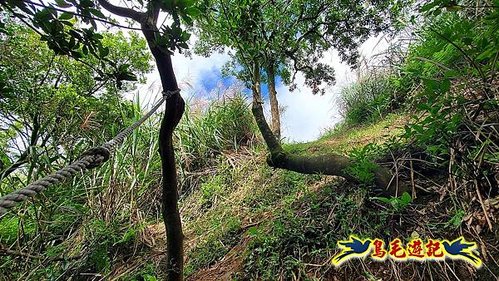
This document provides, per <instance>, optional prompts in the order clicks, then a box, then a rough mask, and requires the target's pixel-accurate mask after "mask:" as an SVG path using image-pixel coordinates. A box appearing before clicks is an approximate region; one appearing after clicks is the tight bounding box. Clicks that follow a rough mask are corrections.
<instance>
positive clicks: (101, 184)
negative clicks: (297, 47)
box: [0, 94, 255, 280]
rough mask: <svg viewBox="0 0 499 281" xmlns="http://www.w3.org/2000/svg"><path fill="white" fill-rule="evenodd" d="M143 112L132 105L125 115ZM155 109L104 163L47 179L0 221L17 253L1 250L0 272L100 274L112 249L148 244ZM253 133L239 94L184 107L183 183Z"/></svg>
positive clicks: (178, 141)
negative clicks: (60, 180) (58, 180)
mask: <svg viewBox="0 0 499 281" xmlns="http://www.w3.org/2000/svg"><path fill="white" fill-rule="evenodd" d="M135 106H136V108H139V107H140V104H138V101H136V105H135ZM141 115H142V113H141V112H140V111H138V110H137V111H136V112H135V116H134V117H133V118H132V120H124V123H125V124H127V123H129V122H133V120H136V119H138V118H139V117H140V116H141ZM126 116H129V115H126ZM161 117H162V113H158V114H156V115H154V116H152V117H151V118H150V119H149V120H147V121H146V122H145V123H144V124H143V125H142V126H140V127H139V128H138V129H137V130H135V131H134V132H133V133H132V134H131V135H130V136H129V137H128V138H127V139H126V140H125V142H124V143H123V145H121V146H119V147H118V148H117V149H116V151H115V153H114V154H113V156H112V157H111V159H110V160H109V161H108V162H106V163H105V164H104V165H103V166H102V167H99V168H96V169H94V170H92V171H90V172H89V173H87V174H85V175H83V176H82V177H78V178H76V179H75V180H73V182H66V183H64V184H61V185H58V186H54V187H51V188H50V189H48V190H47V191H46V192H44V194H43V195H42V196H38V197H36V198H35V199H34V201H32V202H28V203H26V204H24V205H22V206H20V207H18V208H16V209H15V212H16V211H17V212H18V213H17V214H10V215H8V216H7V217H5V218H4V219H2V220H1V221H0V243H2V245H4V247H5V248H6V249H9V251H11V252H13V253H14V252H16V253H21V254H20V255H14V254H13V255H9V256H3V257H0V271H1V272H2V273H3V272H8V274H7V273H6V274H7V275H5V278H7V279H6V280H16V279H23V280H25V279H51V278H52V279H56V278H62V279H68V278H72V277H75V276H78V275H79V273H81V272H93V273H96V274H100V276H101V277H104V278H105V276H106V275H109V274H112V275H115V274H116V273H113V268H112V265H113V261H115V260H116V259H117V258H118V257H119V258H120V259H128V258H131V257H133V256H134V255H136V254H137V253H140V252H141V251H143V250H145V249H146V248H148V247H149V246H152V245H153V244H154V242H153V241H152V242H151V241H150V240H149V238H148V231H147V229H146V226H147V225H148V224H151V223H153V222H154V223H155V222H156V221H158V220H159V221H160V219H159V218H160V216H161V208H160V200H159V199H160V198H161V191H160V190H161V189H160V183H161V161H160V158H159V154H158V130H159V125H160V120H161ZM119 129H120V128H118V127H117V128H115V130H116V131H118V130H119ZM254 133H255V126H254V122H253V119H252V115H251V112H250V111H249V107H248V102H247V101H246V99H245V98H244V96H242V95H240V94H234V95H232V96H230V97H226V98H223V99H218V100H213V101H211V102H210V103H209V104H208V105H207V106H206V107H205V108H203V109H202V110H201V111H200V112H194V111H191V110H189V108H188V109H187V111H186V114H185V116H184V118H183V119H182V120H181V123H180V124H179V127H178V129H177V131H176V133H175V138H174V141H175V146H176V156H177V161H178V167H179V181H180V183H181V188H182V189H186V188H187V187H188V188H189V189H192V188H197V185H196V183H197V182H199V181H200V180H199V177H201V176H202V175H203V173H199V175H198V174H196V171H203V170H204V169H212V168H211V167H210V165H212V164H214V163H216V162H215V161H216V160H214V159H215V158H217V156H219V155H222V156H223V153H230V151H234V150H237V149H240V148H241V146H245V145H250V144H251V143H252V141H253V139H254ZM32 256H36V257H38V258H30V257H32ZM2 278H3V277H2ZM2 278H0V280H2Z"/></svg>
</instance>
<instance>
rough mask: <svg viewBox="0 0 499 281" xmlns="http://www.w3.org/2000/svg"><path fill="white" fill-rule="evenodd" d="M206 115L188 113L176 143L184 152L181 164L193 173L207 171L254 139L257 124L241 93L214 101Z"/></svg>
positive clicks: (203, 113) (207, 109)
mask: <svg viewBox="0 0 499 281" xmlns="http://www.w3.org/2000/svg"><path fill="white" fill-rule="evenodd" d="M203 110H205V111H204V112H201V113H196V112H194V111H192V110H189V109H188V110H187V111H186V116H185V118H184V119H183V121H181V122H180V124H179V127H178V130H177V132H178V133H177V134H176V139H177V143H178V144H179V148H180V149H181V150H182V157H183V159H182V161H180V164H181V165H182V166H183V168H184V169H186V170H188V171H190V170H193V169H197V168H202V167H205V166H206V165H207V164H208V163H209V159H210V158H213V156H215V155H217V154H220V153H221V152H223V151H224V150H228V149H236V150H237V149H238V148H239V147H240V146H242V145H247V144H250V143H251V141H252V140H253V138H254V133H255V129H256V126H255V123H254V120H253V116H252V115H251V112H250V110H249V105H248V103H247V101H246V98H245V97H244V96H243V95H242V94H241V93H236V94H234V95H233V96H229V97H226V98H222V99H221V100H213V101H211V102H210V103H209V104H208V105H207V107H206V108H205V109H203Z"/></svg>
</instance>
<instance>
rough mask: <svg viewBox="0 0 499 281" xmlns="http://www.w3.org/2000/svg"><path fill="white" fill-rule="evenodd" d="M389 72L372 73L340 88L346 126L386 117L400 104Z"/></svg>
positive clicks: (392, 77)
mask: <svg viewBox="0 0 499 281" xmlns="http://www.w3.org/2000/svg"><path fill="white" fill-rule="evenodd" d="M395 79H396V77H394V76H392V75H389V74H374V75H372V76H368V77H366V78H364V79H362V80H360V81H358V82H356V83H355V84H353V85H351V86H349V87H346V88H343V89H342V90H341V101H340V104H341V105H340V106H341V112H342V115H343V117H344V123H345V125H347V126H352V125H358V124H365V123H369V122H373V121H376V120H379V119H382V118H384V117H386V116H387V115H388V114H389V113H391V112H393V111H394V110H396V109H397V108H399V107H400V106H401V103H402V102H403V101H398V100H397V98H396V97H397V89H396V87H395V86H394V83H393V80H395Z"/></svg>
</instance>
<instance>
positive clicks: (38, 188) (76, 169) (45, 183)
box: [0, 89, 180, 216]
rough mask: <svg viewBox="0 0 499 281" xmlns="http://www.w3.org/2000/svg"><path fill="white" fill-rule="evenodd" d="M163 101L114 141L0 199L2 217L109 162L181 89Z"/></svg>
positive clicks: (86, 152)
mask: <svg viewBox="0 0 499 281" xmlns="http://www.w3.org/2000/svg"><path fill="white" fill-rule="evenodd" d="M162 93H163V95H162V97H161V99H160V100H159V101H158V102H157V103H156V104H155V105H154V106H153V107H152V108H151V110H150V111H149V112H147V113H146V114H145V115H144V116H142V117H141V118H140V119H139V120H137V121H136V122H135V123H133V124H132V125H130V126H129V127H127V128H126V129H124V130H123V131H121V132H120V133H118V134H117V135H116V136H115V137H114V138H113V139H111V140H109V141H108V142H106V143H104V144H102V145H101V146H97V147H93V148H90V149H88V150H87V151H85V152H83V153H82V154H81V155H80V157H79V159H78V160H76V161H75V162H73V163H71V164H69V165H67V166H66V167H64V168H62V169H60V170H58V171H56V172H54V173H52V174H50V175H47V176H45V177H43V178H41V179H39V180H37V181H34V182H32V183H30V184H29V185H27V186H26V187H24V188H21V189H19V190H16V191H14V192H11V193H9V194H7V195H5V196H3V197H0V216H3V215H4V214H6V213H7V210H8V209H10V208H13V207H14V206H15V205H16V204H18V203H21V202H24V201H26V200H27V199H28V198H30V197H33V196H35V195H38V194H40V193H41V192H43V191H44V190H45V189H46V188H48V187H50V186H53V185H55V184H57V183H60V182H63V181H65V180H67V179H69V178H73V177H74V176H75V175H76V174H78V173H83V172H85V171H87V170H90V169H93V168H96V167H99V166H100V165H102V164H103V163H104V162H106V161H107V160H109V158H110V156H111V154H112V153H113V152H114V150H115V149H116V147H117V146H118V145H120V144H122V143H123V141H124V140H125V138H126V137H127V136H128V135H130V134H131V133H132V132H133V130H135V129H136V128H137V127H139V126H140V125H142V124H143V123H144V121H146V120H147V119H148V118H149V117H151V115H153V114H154V113H155V112H156V111H157V110H158V108H159V107H160V106H161V105H162V104H163V102H165V101H166V100H167V99H169V98H170V97H172V96H173V95H176V94H178V93H180V89H177V90H174V91H163V92H162Z"/></svg>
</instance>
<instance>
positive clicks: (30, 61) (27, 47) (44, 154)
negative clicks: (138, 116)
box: [0, 22, 151, 180]
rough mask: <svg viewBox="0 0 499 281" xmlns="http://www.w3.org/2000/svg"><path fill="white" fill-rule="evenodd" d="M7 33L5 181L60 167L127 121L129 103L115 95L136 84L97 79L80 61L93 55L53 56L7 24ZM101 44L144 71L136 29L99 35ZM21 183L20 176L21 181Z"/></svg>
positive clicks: (2, 42)
mask: <svg viewBox="0 0 499 281" xmlns="http://www.w3.org/2000/svg"><path fill="white" fill-rule="evenodd" d="M6 30H7V32H9V34H10V35H9V36H8V37H4V38H2V39H0V48H1V49H2V52H1V55H0V65H1V66H0V69H1V74H0V80H2V81H4V87H5V88H6V89H7V90H4V91H3V92H2V94H1V95H2V96H1V98H0V116H1V119H2V121H0V125H1V126H2V129H4V130H5V132H6V134H2V136H1V137H2V142H3V143H4V144H5V145H4V146H3V147H4V150H3V151H4V152H3V153H4V154H3V159H2V163H3V166H4V168H3V169H0V171H1V173H2V176H1V177H0V178H4V177H6V176H8V175H9V174H11V173H12V172H14V171H16V169H18V168H20V167H22V166H23V165H25V166H27V167H28V169H27V171H26V170H24V172H25V175H26V176H27V177H28V178H32V177H35V178H36V177H38V175H37V174H32V173H33V172H34V171H36V172H41V173H43V171H45V170H46V169H48V168H49V167H50V166H51V165H53V164H55V165H64V164H65V163H67V161H71V160H72V159H74V157H75V156H76V155H78V154H79V153H80V152H81V151H82V150H83V149H85V148H88V147H89V146H92V145H94V144H95V143H100V142H104V141H106V140H107V139H108V138H110V137H111V136H112V135H114V134H115V133H116V131H117V130H119V129H120V128H122V127H123V126H124V125H126V124H127V122H129V121H128V120H130V117H131V116H132V114H133V111H134V108H133V106H132V105H131V103H129V102H127V101H124V100H123V98H121V97H120V96H119V94H121V93H122V92H123V90H132V89H134V87H135V84H134V83H133V82H132V83H127V84H126V87H121V88H122V90H120V89H119V87H118V84H117V83H118V82H117V81H116V80H115V79H105V80H102V81H101V80H97V79H96V78H95V76H96V72H95V71H94V70H93V69H92V68H89V67H88V66H87V64H94V63H95V59H94V58H92V57H88V56H87V57H81V59H80V60H81V62H78V61H75V60H72V59H70V58H68V57H57V56H56V55H55V54H54V52H53V51H52V50H49V49H48V48H47V47H46V46H45V44H44V43H42V42H40V41H39V38H38V37H39V36H38V35H37V34H36V33H35V32H33V31H31V30H30V29H28V28H27V27H25V26H23V25H19V24H16V23H14V22H10V23H9V24H7V26H6ZM103 46H106V47H109V48H110V49H111V51H110V53H109V57H110V58H113V59H115V61H116V62H117V65H120V62H123V64H121V65H125V64H124V62H125V61H126V62H127V64H126V65H128V66H129V67H128V68H129V69H130V70H133V71H136V73H137V74H139V75H140V77H141V81H143V80H144V75H145V74H146V73H147V72H149V71H150V70H151V66H150V64H149V60H150V55H149V54H147V53H145V52H144V46H145V41H144V40H142V39H140V38H139V37H138V36H137V34H130V36H129V37H127V36H125V34H123V33H115V34H110V33H109V34H104V37H103ZM22 180H24V179H22Z"/></svg>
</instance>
